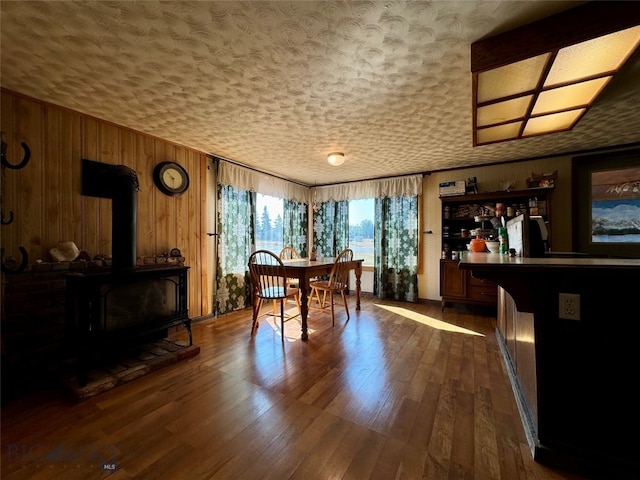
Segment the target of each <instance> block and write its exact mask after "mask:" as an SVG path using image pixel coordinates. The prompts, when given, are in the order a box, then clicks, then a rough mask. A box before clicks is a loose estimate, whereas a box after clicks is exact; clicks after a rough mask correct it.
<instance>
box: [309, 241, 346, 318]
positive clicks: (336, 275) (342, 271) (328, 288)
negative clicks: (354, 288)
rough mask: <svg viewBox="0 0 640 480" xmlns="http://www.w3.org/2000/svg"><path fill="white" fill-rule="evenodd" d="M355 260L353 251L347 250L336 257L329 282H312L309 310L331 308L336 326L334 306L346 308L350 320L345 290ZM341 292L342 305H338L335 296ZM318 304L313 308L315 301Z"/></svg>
mask: <svg viewBox="0 0 640 480" xmlns="http://www.w3.org/2000/svg"><path fill="white" fill-rule="evenodd" d="M351 260H353V250H351V249H349V248H346V249H344V250H343V251H342V252H340V254H339V255H338V256H337V257H336V259H335V261H334V262H333V267H331V273H330V274H329V279H328V280H317V281H315V282H310V284H309V286H310V287H311V294H310V295H309V305H310V307H309V308H320V309H325V308H327V307H328V306H330V307H331V324H332V325H335V312H334V305H342V306H344V309H345V311H346V312H347V320H349V305H348V304H347V296H346V294H345V290H346V289H347V285H348V282H349V262H351ZM320 292H322V298H320ZM337 292H340V296H341V297H342V303H336V302H335V298H334V294H335V293H337ZM327 294H328V295H329V303H328V304H327ZM314 297H315V301H316V302H317V303H318V306H311V303H312V302H313V301H314Z"/></svg>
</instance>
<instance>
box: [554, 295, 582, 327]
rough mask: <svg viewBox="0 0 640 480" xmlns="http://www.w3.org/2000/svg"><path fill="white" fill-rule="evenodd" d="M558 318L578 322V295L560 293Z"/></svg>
mask: <svg viewBox="0 0 640 480" xmlns="http://www.w3.org/2000/svg"><path fill="white" fill-rule="evenodd" d="M558 310H559V312H558V316H559V317H560V318H564V319H566V320H580V294H578V293H560V294H559V297H558Z"/></svg>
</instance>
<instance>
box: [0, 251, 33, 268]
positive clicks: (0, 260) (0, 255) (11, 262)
mask: <svg viewBox="0 0 640 480" xmlns="http://www.w3.org/2000/svg"><path fill="white" fill-rule="evenodd" d="M18 250H20V254H21V255H22V261H21V262H20V263H19V264H18V262H17V261H16V260H15V259H13V258H11V257H9V258H8V259H7V260H6V261H5V259H4V248H2V249H0V269H1V270H2V271H3V272H4V273H8V274H12V273H22V272H24V270H25V268H27V264H28V263H29V254H28V253H27V250H26V249H25V248H24V247H18Z"/></svg>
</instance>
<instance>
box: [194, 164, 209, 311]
mask: <svg viewBox="0 0 640 480" xmlns="http://www.w3.org/2000/svg"><path fill="white" fill-rule="evenodd" d="M193 157H194V159H195V162H196V168H195V169H194V170H195V171H197V172H198V183H199V185H198V197H197V198H195V204H194V206H193V209H194V210H195V211H196V212H198V215H199V217H198V218H197V221H198V222H199V224H200V231H199V232H198V233H199V237H198V240H199V246H200V252H199V254H198V258H197V261H199V269H198V273H199V278H198V279H197V280H198V284H199V285H200V299H199V300H200V309H201V312H200V314H201V315H208V314H210V313H212V306H211V288H210V286H209V282H210V280H209V279H210V274H211V272H209V265H210V263H211V258H210V255H209V248H208V242H209V237H208V236H207V231H208V230H207V225H208V223H207V214H208V212H209V209H208V208H207V168H208V166H207V165H208V160H207V156H206V155H204V154H201V153H198V152H193ZM212 238H214V237H212Z"/></svg>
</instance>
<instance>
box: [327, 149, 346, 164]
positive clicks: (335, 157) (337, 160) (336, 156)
mask: <svg viewBox="0 0 640 480" xmlns="http://www.w3.org/2000/svg"><path fill="white" fill-rule="evenodd" d="M327 162H329V163H330V164H331V165H333V166H334V167H339V166H340V165H342V164H343V163H344V153H340V152H333V153H330V154H329V156H328V157H327Z"/></svg>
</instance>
